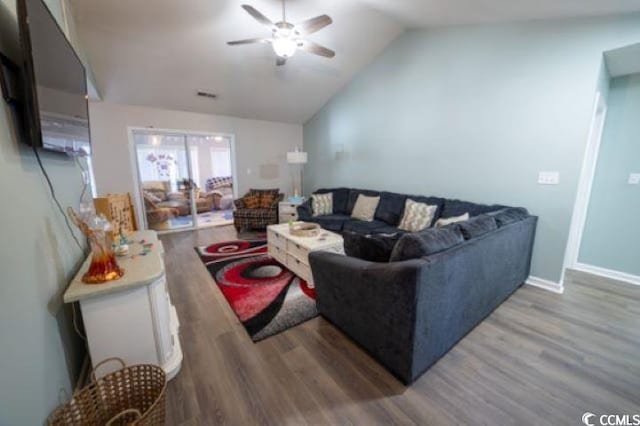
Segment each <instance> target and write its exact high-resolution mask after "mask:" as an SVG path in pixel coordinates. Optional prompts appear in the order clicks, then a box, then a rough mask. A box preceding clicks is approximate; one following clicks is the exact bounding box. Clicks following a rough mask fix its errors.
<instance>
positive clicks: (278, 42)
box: [272, 38, 298, 58]
mask: <svg viewBox="0 0 640 426" xmlns="http://www.w3.org/2000/svg"><path fill="white" fill-rule="evenodd" d="M272 45H273V51H274V52H276V55H278V56H280V57H281V58H290V57H292V56H293V55H295V54H296V50H297V49H298V44H297V43H296V42H295V41H293V40H291V39H290V38H277V39H275V40H274V41H273V43H272Z"/></svg>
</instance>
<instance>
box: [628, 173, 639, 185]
mask: <svg viewBox="0 0 640 426" xmlns="http://www.w3.org/2000/svg"><path fill="white" fill-rule="evenodd" d="M629 185H640V173H631V174H630V175H629Z"/></svg>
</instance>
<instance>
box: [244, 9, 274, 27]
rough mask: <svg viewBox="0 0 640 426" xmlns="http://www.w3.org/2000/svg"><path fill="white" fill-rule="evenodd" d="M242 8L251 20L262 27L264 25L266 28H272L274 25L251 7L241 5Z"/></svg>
mask: <svg viewBox="0 0 640 426" xmlns="http://www.w3.org/2000/svg"><path fill="white" fill-rule="evenodd" d="M242 8H243V9H244V10H246V11H247V13H248V14H249V15H251V16H253V18H254V19H255V20H256V21H258V22H260V23H261V24H262V25H266V26H267V27H273V26H274V24H273V22H271V20H270V19H269V18H267V17H266V16H264V15H263V14H262V13H260V12H258V11H257V10H256V9H255V8H254V7H253V6H249V5H248V4H243V5H242Z"/></svg>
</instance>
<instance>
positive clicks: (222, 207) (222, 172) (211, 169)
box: [132, 130, 234, 231]
mask: <svg viewBox="0 0 640 426" xmlns="http://www.w3.org/2000/svg"><path fill="white" fill-rule="evenodd" d="M132 135H133V145H134V150H135V156H136V163H137V167H138V180H139V181H138V186H139V189H140V197H141V205H142V207H143V211H144V218H145V221H146V224H147V228H149V229H154V230H157V231H173V230H181V229H194V228H197V227H205V226H218V225H228V224H231V223H232V222H233V213H232V210H233V197H234V190H233V187H234V181H233V161H232V139H231V137H230V136H222V135H196V134H186V133H171V132H161V131H152V130H134V131H133V132H132Z"/></svg>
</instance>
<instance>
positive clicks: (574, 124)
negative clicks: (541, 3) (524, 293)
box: [304, 14, 640, 281]
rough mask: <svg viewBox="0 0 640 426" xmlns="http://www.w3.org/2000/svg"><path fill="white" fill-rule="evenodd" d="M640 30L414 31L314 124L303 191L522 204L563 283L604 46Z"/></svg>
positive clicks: (540, 269)
mask: <svg viewBox="0 0 640 426" xmlns="http://www.w3.org/2000/svg"><path fill="white" fill-rule="evenodd" d="M638 40H640V15H638V14H634V15H628V16H627V17H625V18H594V19H576V20H563V21H545V22H529V23H517V24H501V25H486V26H464V27H453V28H444V29H435V30H422V31H412V32H408V33H405V34H404V35H402V36H400V37H399V38H398V39H397V40H396V41H395V42H393V43H392V44H391V45H390V46H389V47H388V48H387V49H386V50H385V51H384V52H383V53H382V54H381V56H380V57H378V58H377V59H376V60H374V61H373V63H371V64H370V65H369V66H368V67H366V68H365V69H364V70H363V71H362V72H361V73H359V74H358V76H357V77H356V78H355V79H354V80H353V81H352V82H351V83H350V84H349V85H347V86H346V87H345V88H344V89H343V90H342V91H341V92H340V93H338V94H337V95H336V96H334V97H333V98H332V99H331V100H330V101H329V102H328V103H327V104H326V105H325V106H324V107H323V108H322V109H321V110H320V111H319V112H318V113H317V114H316V115H315V116H314V117H313V118H312V119H311V120H309V121H308V122H307V123H306V124H305V126H304V144H305V150H306V151H308V153H309V161H310V163H309V164H308V165H307V166H306V167H305V190H306V191H307V192H309V191H312V190H313V189H314V188H318V187H322V186H334V185H340V186H355V187H364V188H372V189H386V190H394V191H398V192H405V193H417V194H433V195H443V196H446V197H451V198H462V199H466V200H472V201H478V202H485V203H504V204H509V205H518V206H525V207H527V208H528V209H529V210H530V211H531V212H532V213H534V214H536V215H539V216H540V222H539V225H538V233H537V237H536V247H535V252H534V258H533V271H532V274H533V275H535V276H538V277H540V278H543V279H547V280H551V281H558V280H559V279H560V277H561V271H562V265H563V257H564V252H565V247H566V242H567V237H568V233H569V225H570V221H571V215H572V210H573V205H574V201H575V194H576V188H577V183H578V177H579V173H580V167H581V164H582V157H583V154H584V149H585V144H586V141H587V136H588V131H589V125H590V121H591V118H592V117H591V115H592V109H593V103H594V99H595V98H594V96H595V91H596V88H597V86H598V83H599V81H600V72H601V69H602V53H603V51H605V50H609V49H612V48H616V47H620V46H625V45H628V44H631V43H633V42H637V41H638ZM548 170H556V171H559V172H560V179H561V183H560V185H557V186H540V185H537V183H536V180H537V174H538V172H539V171H548Z"/></svg>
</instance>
